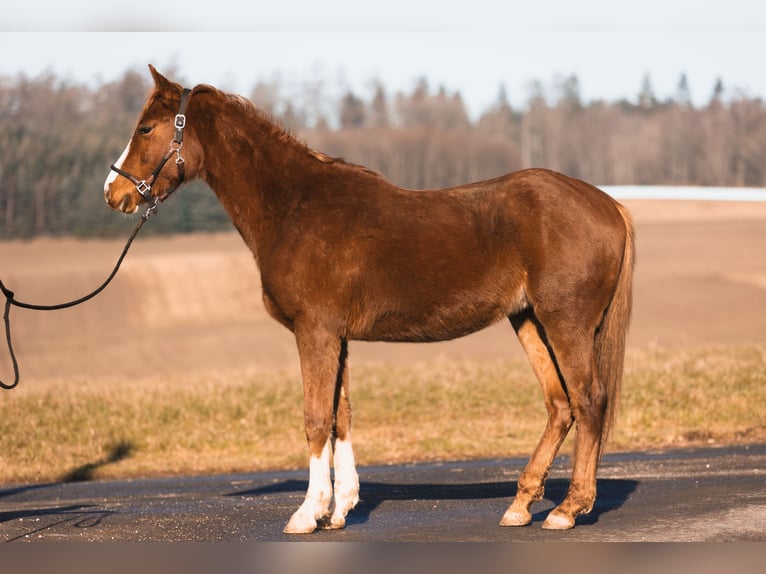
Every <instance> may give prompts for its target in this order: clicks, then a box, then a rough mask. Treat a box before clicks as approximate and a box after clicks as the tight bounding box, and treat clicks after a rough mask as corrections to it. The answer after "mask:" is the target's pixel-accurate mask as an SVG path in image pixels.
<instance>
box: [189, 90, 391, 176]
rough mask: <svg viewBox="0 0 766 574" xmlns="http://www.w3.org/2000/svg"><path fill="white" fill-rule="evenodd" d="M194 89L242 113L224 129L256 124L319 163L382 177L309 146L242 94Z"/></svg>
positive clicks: (232, 129) (230, 129) (242, 129)
mask: <svg viewBox="0 0 766 574" xmlns="http://www.w3.org/2000/svg"><path fill="white" fill-rule="evenodd" d="M195 91H206V92H213V93H215V94H217V95H218V97H219V98H220V99H221V102H222V105H223V106H224V107H230V108H234V109H236V110H237V111H238V112H239V113H241V114H242V115H244V119H245V121H244V122H241V123H240V122H237V124H236V125H232V124H227V126H226V131H231V132H244V131H245V129H246V126H250V125H258V126H261V128H262V129H264V130H265V131H266V134H265V136H266V137H268V138H273V139H275V140H277V141H279V142H281V143H283V144H286V145H288V146H290V147H292V148H297V149H300V150H302V151H303V152H304V153H306V154H307V155H309V156H310V157H312V158H314V159H315V160H317V161H319V162H321V163H324V164H328V165H334V166H338V167H343V168H347V169H352V170H355V171H360V172H364V173H367V174H369V175H374V176H375V177H382V175H381V174H380V173H379V172H377V171H374V170H372V169H370V168H368V167H365V166H363V165H357V164H355V163H351V162H348V161H346V160H345V159H343V158H340V157H332V156H330V155H327V154H326V153H323V152H321V151H317V150H315V149H312V148H310V147H309V146H308V145H307V144H306V143H305V142H304V141H303V140H301V139H299V138H298V137H297V136H296V135H295V133H293V132H292V131H291V130H288V129H287V128H285V127H284V126H283V125H282V124H281V123H280V121H279V119H278V118H277V117H275V116H274V115H272V114H269V113H267V112H265V111H263V110H262V109H260V108H258V107H257V106H256V105H255V104H253V102H251V101H250V100H248V99H247V98H245V97H244V96H240V95H238V94H232V93H228V92H223V91H221V90H218V89H216V88H214V87H213V86H209V85H204V84H203V85H200V86H197V88H195ZM232 135H233V134H232ZM242 135H244V134H242Z"/></svg>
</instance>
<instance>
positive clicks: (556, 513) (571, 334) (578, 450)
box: [543, 317, 607, 530]
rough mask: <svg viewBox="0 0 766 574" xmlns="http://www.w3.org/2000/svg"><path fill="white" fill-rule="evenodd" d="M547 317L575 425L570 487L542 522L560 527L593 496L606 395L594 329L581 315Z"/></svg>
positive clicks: (587, 507) (581, 511)
mask: <svg viewBox="0 0 766 574" xmlns="http://www.w3.org/2000/svg"><path fill="white" fill-rule="evenodd" d="M548 319H549V322H548V323H546V335H547V338H548V342H549V344H550V346H551V348H552V349H553V353H554V355H555V357H556V361H557V366H558V369H559V372H560V374H561V377H562V378H563V380H564V381H565V385H566V390H567V396H568V398H569V404H570V406H571V409H572V414H573V415H574V420H575V423H576V425H577V436H576V439H575V449H574V468H573V470H572V481H571V483H570V486H569V491H568V492H567V495H566V497H565V498H564V500H563V501H562V502H561V504H559V505H558V506H557V507H556V508H554V509H553V510H552V511H551V512H550V513H549V514H548V517H547V518H546V520H545V522H544V523H543V528H547V529H556V530H562V529H567V528H572V527H573V526H574V525H575V518H576V517H577V516H578V515H580V514H587V513H588V512H590V511H591V509H592V508H593V503H594V502H595V500H596V470H597V467H598V461H599V455H600V449H601V440H602V431H603V426H604V417H605V412H606V405H607V395H606V389H605V387H604V385H603V383H602V381H601V380H600V379H599V377H598V373H597V369H596V365H595V355H594V334H595V329H590V330H589V329H587V328H583V323H585V321H584V320H583V317H580V319H579V320H578V321H577V323H575V322H574V321H573V322H571V323H565V322H563V321H560V320H559V321H555V320H551V319H552V318H550V317H549V318H548ZM543 320H545V318H543ZM578 327H579V328H578Z"/></svg>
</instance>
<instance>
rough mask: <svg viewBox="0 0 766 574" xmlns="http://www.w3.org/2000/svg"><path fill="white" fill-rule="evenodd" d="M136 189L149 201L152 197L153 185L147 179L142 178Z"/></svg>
mask: <svg viewBox="0 0 766 574" xmlns="http://www.w3.org/2000/svg"><path fill="white" fill-rule="evenodd" d="M136 191H138V193H139V194H140V195H141V197H143V198H144V199H145V200H147V201H149V200H150V199H151V198H152V193H151V192H152V186H151V185H149V184H148V183H146V180H145V179H142V180H141V181H139V182H138V183H137V184H136Z"/></svg>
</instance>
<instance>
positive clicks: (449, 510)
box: [0, 445, 766, 542]
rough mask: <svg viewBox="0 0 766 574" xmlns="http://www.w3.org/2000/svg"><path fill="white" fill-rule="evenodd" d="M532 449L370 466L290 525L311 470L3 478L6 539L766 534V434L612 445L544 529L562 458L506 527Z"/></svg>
mask: <svg viewBox="0 0 766 574" xmlns="http://www.w3.org/2000/svg"><path fill="white" fill-rule="evenodd" d="M524 462H525V460H522V459H506V460H488V461H477V462H463V463H461V462H450V463H440V464H417V465H407V466H402V467H367V468H360V469H359V473H360V480H361V498H362V500H361V502H360V503H359V505H358V506H357V508H356V509H355V510H353V511H352V513H351V514H350V515H349V519H348V526H347V528H346V529H345V530H342V531H334V532H317V533H314V534H312V535H308V536H298V537H296V536H287V535H284V534H282V527H283V526H284V524H285V523H286V522H287V520H288V518H289V517H290V514H291V513H292V511H293V510H295V509H296V508H297V507H298V505H299V504H300V502H301V500H302V499H303V494H304V492H305V489H306V479H307V476H308V471H307V470H306V471H297V472H279V473H257V474H247V475H228V476H204V477H190V478H171V479H154V480H131V481H93V482H72V483H61V484H43V485H27V486H17V487H6V488H3V489H0V540H4V541H58V540H63V541H112V540H114V541H234V542H237V541H239V542H241V541H284V540H301V541H554V540H555V541H572V540H588V541H644V540H645V541H700V540H705V541H722V540H725V541H732V540H742V541H750V540H759V541H766V445H751V446H747V447H734V448H721V449H717V448H716V449H713V448H711V449H698V450H685V451H673V452H665V453H638V454H614V455H607V456H606V457H605V458H604V461H603V463H602V466H601V469H600V473H599V483H598V491H599V497H598V500H597V502H596V506H595V508H594V510H593V512H592V513H591V514H590V515H589V516H586V517H581V518H580V519H578V522H577V527H576V528H575V529H573V530H570V531H566V532H549V531H544V530H542V529H541V528H540V525H541V524H542V521H543V520H544V518H545V515H546V513H547V511H548V510H550V509H551V508H552V507H553V506H554V504H555V502H557V501H559V500H561V498H563V496H564V494H565V492H566V487H567V484H568V480H567V476H568V469H569V464H570V461H569V460H568V459H566V458H561V459H560V460H557V463H556V465H555V467H554V469H553V471H552V472H551V478H550V479H549V481H548V488H547V490H546V497H545V499H544V500H542V501H540V502H539V503H537V505H536V506H534V507H533V512H534V513H535V514H534V522H533V524H532V525H530V526H527V527H523V528H503V527H500V526H498V522H499V520H500V517H501V516H502V514H503V512H504V511H505V508H506V507H507V505H508V504H509V501H510V498H511V496H512V495H513V494H514V492H515V490H516V478H517V477H518V474H519V472H520V471H521V469H522V467H523V465H524Z"/></svg>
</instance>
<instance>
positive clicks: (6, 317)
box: [0, 202, 157, 390]
mask: <svg viewBox="0 0 766 574" xmlns="http://www.w3.org/2000/svg"><path fill="white" fill-rule="evenodd" d="M156 210H157V203H156V202H154V203H152V204H151V205H150V206H149V208H148V209H147V210H146V212H144V214H143V215H142V216H141V220H140V221H139V222H138V225H136V227H135V229H134V230H133V233H131V234H130V237H128V241H127V243H125V247H124V248H123V250H122V253H121V254H120V257H119V259H117V263H116V264H115V265H114V269H112V272H111V273H110V274H109V277H107V278H106V280H105V281H104V282H103V283H102V284H101V285H99V286H98V287H97V288H96V289H94V290H93V291H91V292H90V293H88V294H87V295H85V296H83V297H80V298H79V299H75V300H74V301H68V302H66V303H59V304H58V305H35V304H32V303H24V302H22V301H19V300H18V299H16V297H15V294H14V293H13V291H11V290H10V289H8V288H7V287H6V286H5V285H4V284H3V282H2V280H0V291H2V292H3V295H5V312H4V313H3V321H5V339H6V341H7V343H8V353H9V354H10V357H11V362H12V363H13V376H14V379H13V382H12V383H5V382H3V381H2V380H0V388H2V389H5V390H10V389H13V388H15V387H16V385H18V384H19V363H18V361H17V360H16V353H15V352H14V350H13V341H12V338H11V319H10V314H11V307H12V306H16V307H21V308H22V309H32V310H34V311H57V310H59V309H67V308H69V307H74V306H76V305H79V304H80V303H85V302H86V301H88V300H90V299H93V297H95V296H96V295H98V294H99V293H101V291H103V290H104V289H106V286H107V285H109V283H111V282H112V279H114V276H115V275H117V271H118V270H119V269H120V265H122V260H123V259H125V256H126V255H127V254H128V249H130V245H131V244H132V243H133V240H134V239H135V238H136V235H138V232H139V231H140V230H141V227H143V225H144V223H146V221H147V220H148V219H149V217H150V216H151V215H152V214H153V213H155V212H156Z"/></svg>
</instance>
